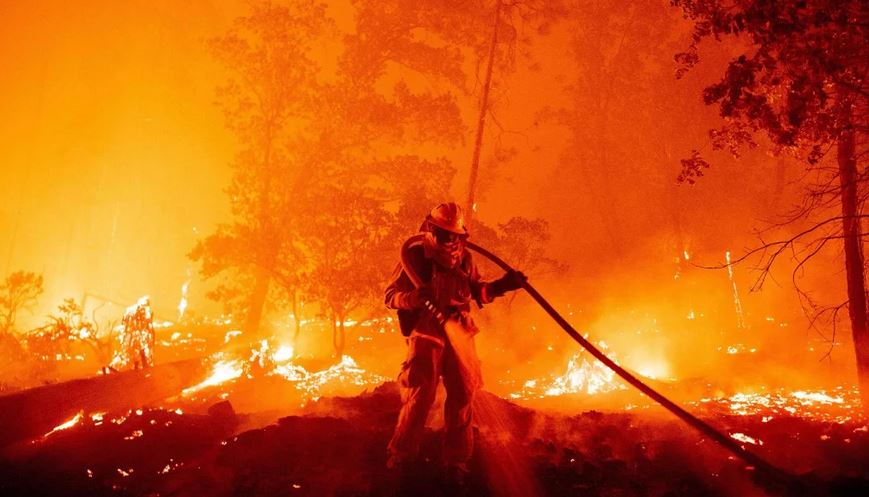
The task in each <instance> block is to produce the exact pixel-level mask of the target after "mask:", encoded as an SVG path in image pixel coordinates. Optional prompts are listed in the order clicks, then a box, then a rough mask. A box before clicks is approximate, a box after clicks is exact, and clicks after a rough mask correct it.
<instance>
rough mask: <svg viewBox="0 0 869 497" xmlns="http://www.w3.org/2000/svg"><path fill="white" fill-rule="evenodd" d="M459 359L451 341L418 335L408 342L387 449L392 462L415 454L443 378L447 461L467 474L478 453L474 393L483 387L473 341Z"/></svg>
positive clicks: (444, 453) (447, 463)
mask: <svg viewBox="0 0 869 497" xmlns="http://www.w3.org/2000/svg"><path fill="white" fill-rule="evenodd" d="M461 358H462V360H461V361H460V360H459V355H458V354H456V352H455V350H454V349H453V347H452V346H451V345H450V344H449V343H447V344H446V345H442V344H440V343H438V342H437V341H435V340H432V339H429V338H426V337H420V336H418V335H413V336H411V337H410V339H409V340H408V350H407V359H406V360H405V361H404V363H403V364H402V370H401V373H400V374H399V377H398V382H399V385H400V386H401V400H402V407H401V412H400V413H399V415H398V423H397V425H396V427H395V433H394V434H393V436H392V440H391V441H390V442H389V448H388V450H389V454H390V458H391V460H392V461H393V462H402V461H408V460H411V459H413V458H415V457H416V456H417V453H418V452H419V445H420V440H421V438H422V434H423V430H424V428H425V422H426V418H427V417H428V413H429V410H430V409H431V406H432V404H433V403H434V401H435V394H436V392H437V386H438V379H439V377H441V376H442V377H443V379H444V387H445V388H446V391H447V398H446V401H445V403H444V425H445V426H444V439H443V440H444V441H443V457H444V462H445V464H446V465H447V466H452V467H457V468H459V469H462V470H465V471H467V465H468V462H469V461H470V459H471V455H472V454H473V451H474V434H473V431H472V422H473V402H474V393H475V392H476V390H477V389H478V388H479V387H480V386H481V381H480V365H479V361H478V359H477V355H476V351H475V350H474V348H473V338H470V339H468V340H467V341H466V342H465V345H463V346H462V351H461Z"/></svg>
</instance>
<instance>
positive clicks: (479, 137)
mask: <svg viewBox="0 0 869 497" xmlns="http://www.w3.org/2000/svg"><path fill="white" fill-rule="evenodd" d="M500 24H501V0H497V1H496V2H495V20H494V22H493V23H492V40H491V42H489V60H488V62H487V64H486V77H485V80H484V81H483V94H482V96H481V97H480V114H479V116H478V117H477V132H476V135H475V138H474V153H473V155H472V157H471V174H470V178H469V179H468V201H467V203H466V204H465V209H466V210H467V213H466V214H465V215H466V218H465V219H466V220H465V222H466V223H467V224H468V225H469V226H470V224H471V221H472V218H473V214H474V210H475V209H476V198H475V197H476V192H477V175H478V174H479V170H480V153H481V151H482V149H483V130H484V129H485V127H486V113H487V112H489V91H490V89H491V87H492V72H493V67H494V65H495V49H496V48H497V46H498V26H499V25H500Z"/></svg>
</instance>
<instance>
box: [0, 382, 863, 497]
mask: <svg viewBox="0 0 869 497" xmlns="http://www.w3.org/2000/svg"><path fill="white" fill-rule="evenodd" d="M480 398H481V402H483V403H485V404H486V409H485V410H483V411H481V412H483V413H486V415H485V416H480V417H479V419H478V425H479V426H478V430H477V442H478V443H477V448H476V451H475V456H474V459H473V463H472V467H473V472H472V477H471V479H470V481H469V482H468V488H467V491H468V492H470V493H469V494H470V495H479V496H503V495H511V493H510V491H509V489H507V488H505V487H506V486H508V485H511V482H510V481H509V480H499V479H497V478H491V476H492V475H493V472H497V471H498V467H497V466H498V465H501V466H505V465H504V464H503V463H504V461H505V460H506V459H507V458H508V457H512V458H513V462H511V464H513V465H514V466H509V465H506V466H505V467H508V469H509V468H515V467H517V466H516V464H519V465H524V466H525V467H524V469H525V470H527V474H528V476H529V477H530V478H531V479H532V480H533V481H532V482H531V483H530V486H529V488H532V489H533V491H534V492H535V493H539V495H541V496H567V495H579V494H581V495H589V496H613V495H624V496H671V495H721V496H728V495H763V494H764V492H767V493H769V492H772V493H776V488H775V487H773V486H770V485H767V484H766V482H764V480H763V476H762V475H758V474H756V472H755V471H753V470H751V469H750V468H746V467H745V465H744V463H741V462H740V461H738V460H734V459H733V458H732V457H728V454H727V453H725V452H724V451H722V450H720V449H719V448H718V447H716V446H715V445H713V444H712V443H710V442H708V441H706V440H704V439H702V438H701V437H700V436H698V435H696V434H695V433H693V432H691V431H688V430H686V429H685V427H684V426H683V425H682V424H680V423H679V422H678V421H676V420H673V419H670V418H666V417H661V416H657V415H654V414H651V413H629V412H619V413H616V412H613V413H602V412H595V411H589V412H586V413H583V414H580V415H575V416H563V415H557V414H544V413H541V412H539V411H535V410H532V409H528V408H523V407H520V406H517V405H515V404H512V403H510V402H508V401H506V400H503V399H500V398H498V397H495V396H493V395H491V394H488V393H486V392H482V393H481V395H480ZM398 407H399V392H398V389H397V387H396V386H395V384H393V383H386V384H383V385H381V386H380V387H378V388H376V389H375V390H373V391H372V392H366V393H363V394H361V395H358V396H355V397H343V398H341V397H337V398H322V399H320V400H319V401H317V402H312V403H310V404H309V405H308V406H307V407H306V409H305V411H304V412H302V413H301V414H300V415H298V416H289V417H284V418H281V419H280V420H279V421H278V422H277V423H274V424H271V425H269V426H266V427H262V428H256V429H248V430H245V431H241V432H238V433H237V432H236V431H237V429H238V427H239V426H242V425H241V424H240V423H241V422H242V421H243V419H244V416H243V415H238V414H236V413H235V412H234V410H233V408H232V406H231V405H230V404H229V403H226V402H224V403H221V404H219V405H216V406H213V407H212V408H211V409H210V410H209V414H205V415H199V414H189V413H185V412H184V411H183V410H181V409H174V410H169V409H165V408H152V409H137V410H131V411H121V412H112V413H100V414H99V415H83V416H81V417H79V419H78V420H77V421H76V422H75V423H73V424H71V425H70V426H68V427H65V428H64V429H62V430H58V431H56V432H54V433H51V434H50V435H48V436H43V437H39V438H37V439H35V440H33V441H31V442H29V443H28V444H26V445H25V446H19V447H18V449H17V450H16V451H14V452H12V453H9V452H8V451H7V453H6V454H5V455H4V457H3V460H2V463H0V492H2V494H3V495H7V496H16V495H29V496H32V495H53V496H64V495H95V496H101V495H113V496H118V495H124V496H158V495H173V496H205V495H209V496H221V497H223V496H226V497H229V496H242V495H243V496H273V495H300V496H301V495H304V496H372V497H373V496H386V495H390V496H391V495H402V494H406V495H417V496H429V495H430V496H441V495H446V494H445V487H444V484H443V479H442V475H440V473H439V471H438V467H439V464H438V460H439V451H440V442H439V435H438V431H437V428H438V427H437V421H436V420H435V422H434V424H433V426H431V427H430V428H429V429H428V430H427V431H426V435H425V439H424V442H423V450H422V457H421V458H420V460H419V461H418V462H417V463H416V464H414V465H411V466H410V467H406V468H404V470H403V471H404V472H403V476H402V475H399V474H396V473H394V472H390V471H389V470H387V468H386V466H385V461H386V452H385V447H386V444H387V441H388V439H389V436H390V435H391V431H392V428H393V424H394V421H395V416H396V415H397V411H398ZM493 413H496V414H493ZM493 420H496V422H495V421H493ZM709 421H710V422H713V423H715V424H716V425H717V426H720V427H722V428H724V429H726V430H727V431H728V433H730V434H731V436H734V437H735V438H737V439H739V440H741V441H743V443H745V444H747V445H750V447H751V449H752V450H754V451H755V452H757V453H758V454H759V455H761V456H762V457H764V458H766V459H768V460H769V461H771V462H773V463H774V464H777V465H779V466H780V467H782V468H784V469H786V470H789V471H791V472H793V473H795V474H799V475H802V476H801V477H800V478H801V480H803V481H805V482H811V485H812V487H811V488H813V489H822V490H823V491H824V492H826V493H829V494H832V495H865V492H866V491H867V490H869V467H866V466H865V464H863V462H865V461H866V460H869V430H867V428H866V426H865V425H861V424H859V423H855V422H846V423H836V422H822V421H818V420H814V419H806V418H799V417H788V416H778V417H776V418H775V419H772V420H770V419H767V418H766V417H764V416H760V415H730V416H728V415H724V414H718V415H715V417H714V418H712V419H709ZM511 447H512V449H513V450H515V449H518V450H519V454H518V456H517V454H512V455H511V454H509V453H507V452H505V450H510V448H511ZM517 461H518V462H517ZM493 462H494V463H495V464H493ZM520 469H522V468H520Z"/></svg>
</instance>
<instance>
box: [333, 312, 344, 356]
mask: <svg viewBox="0 0 869 497" xmlns="http://www.w3.org/2000/svg"><path fill="white" fill-rule="evenodd" d="M332 350H334V351H335V357H337V358H338V360H341V357H343V356H344V320H343V319H340V320H339V318H338V313H336V312H334V311H333V312H332Z"/></svg>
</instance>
